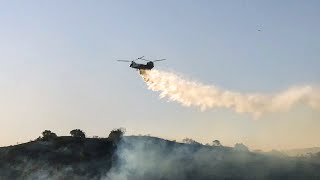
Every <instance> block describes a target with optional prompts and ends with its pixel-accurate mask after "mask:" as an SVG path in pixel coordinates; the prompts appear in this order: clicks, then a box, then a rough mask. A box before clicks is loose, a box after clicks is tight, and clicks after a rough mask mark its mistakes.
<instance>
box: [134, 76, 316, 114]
mask: <svg viewBox="0 0 320 180" xmlns="http://www.w3.org/2000/svg"><path fill="white" fill-rule="evenodd" d="M140 75H141V76H142V78H143V79H144V81H145V82H146V84H147V85H148V88H149V89H150V90H152V91H157V92H160V98H168V100H169V101H176V102H179V103H180V104H182V105H183V106H188V107H189V106H196V107H200V109H201V110H206V109H209V108H217V107H221V108H231V109H233V110H234V111H235V112H238V113H250V114H252V115H253V116H254V117H260V116H261V115H263V114H266V113H270V112H281V111H288V110H289V109H290V108H291V107H293V106H294V105H297V104H304V105H307V106H310V107H311V108H314V109H316V110H319V111H320V90H319V89H318V88H315V87H312V86H302V87H292V88H289V89H287V90H284V91H282V92H279V93H274V94H261V93H240V92H236V91H230V90H225V89H221V88H218V87H216V86H214V85H204V84H201V83H198V82H195V81H189V80H187V79H185V78H183V77H181V76H179V75H177V74H175V73H172V72H165V71H160V70H151V71H149V70H140Z"/></svg>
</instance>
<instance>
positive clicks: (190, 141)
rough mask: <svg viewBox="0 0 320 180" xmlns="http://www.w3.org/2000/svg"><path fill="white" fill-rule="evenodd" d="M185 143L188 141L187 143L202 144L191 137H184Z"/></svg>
mask: <svg viewBox="0 0 320 180" xmlns="http://www.w3.org/2000/svg"><path fill="white" fill-rule="evenodd" d="M182 142H183V143H186V144H192V145H201V143H199V142H197V141H195V140H193V139H191V138H184V139H183V140H182Z"/></svg>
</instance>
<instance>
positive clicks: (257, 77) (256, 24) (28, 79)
mask: <svg viewBox="0 0 320 180" xmlns="http://www.w3.org/2000/svg"><path fill="white" fill-rule="evenodd" d="M319 8H320V2H319V1H316V0H310V1H300V0H299V1H295V0H290V1H288V0H285V1H275V0H271V1H247V0H239V1H217V0H214V1H209V0H208V1H205V0H202V1H188V0H186V1H182V0H177V1H169V0H164V1H147V0H137V1H129V0H127V1H84V0H80V1H75V0H71V1H47V0H45V1H35V0H31V1H24V2H21V1H0V24H1V27H0V124H1V126H0V146H8V145H14V144H17V143H22V142H27V141H30V140H32V139H35V138H37V137H38V136H40V135H41V132H42V131H44V130H45V129H49V130H51V131H53V132H55V133H56V134H57V135H68V134H69V132H70V131H71V130H72V129H82V130H83V131H84V132H86V134H87V136H94V135H97V136H102V137H105V136H108V134H109V132H110V131H111V130H112V129H114V128H118V127H124V128H126V129H127V135H138V134H142V135H146V134H150V135H152V136H158V137H162V138H167V139H171V140H177V141H181V140H182V139H183V138H185V137H189V138H192V139H195V140H197V141H199V142H202V143H210V142H211V141H212V140H215V139H219V140H220V141H221V143H222V144H223V145H227V146H233V145H234V144H235V143H244V144H246V145H247V146H249V147H250V149H263V150H270V149H290V148H305V147H315V146H320V139H319V138H318V137H319V136H320V131H319V127H320V112H318V111H316V110H314V109H310V108H308V107H305V106H302V105H301V106H296V107H294V108H293V109H291V110H289V111H287V112H277V113H272V114H269V115H266V116H263V117H261V118H259V119H254V118H252V117H251V116H250V115H248V114H237V113H235V112H233V111H232V110H230V109H224V108H218V109H210V110H207V111H204V112H202V111H200V110H199V109H197V108H188V107H183V106H181V105H180V104H178V103H175V102H167V101H166V100H165V99H159V97H158V95H159V94H158V93H156V92H152V91H149V90H148V89H147V86H146V84H145V83H144V82H143V80H142V79H141V77H140V76H139V75H138V73H137V72H136V71H135V70H133V69H131V68H129V67H128V66H129V64H126V63H119V62H117V61H116V60H117V59H133V58H137V57H140V56H146V58H149V59H157V58H166V59H167V61H163V62H158V63H156V64H155V65H156V68H157V69H162V70H168V71H173V72H177V73H178V74H182V75H183V76H185V77H186V78H189V79H192V80H196V81H198V82H201V83H203V84H208V85H216V86H219V87H223V88H225V89H230V90H234V91H239V92H249V93H250V92H263V93H270V92H278V91H281V90H285V89H287V88H288V87H292V86H300V85H312V86H318V85H319V83H320V70H319V67H320V60H319V57H320V36H319V32H320V23H319V22H320V21H319V18H320V11H319ZM259 30H260V31H259Z"/></svg>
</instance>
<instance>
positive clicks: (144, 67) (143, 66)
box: [117, 56, 166, 70]
mask: <svg viewBox="0 0 320 180" xmlns="http://www.w3.org/2000/svg"><path fill="white" fill-rule="evenodd" d="M143 58H144V56H141V57H139V58H137V59H134V60H132V61H130V60H117V61H119V62H131V64H130V67H131V68H134V69H137V70H151V69H152V68H153V67H154V62H156V61H164V60H166V59H156V60H152V61H150V60H147V59H143ZM137 60H143V61H148V62H147V64H139V63H136V62H135V61H137Z"/></svg>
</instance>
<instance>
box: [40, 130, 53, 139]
mask: <svg viewBox="0 0 320 180" xmlns="http://www.w3.org/2000/svg"><path fill="white" fill-rule="evenodd" d="M57 137H58V136H57V135H56V133H53V132H51V131H50V130H45V131H43V132H42V138H38V139H37V140H43V141H49V140H53V139H56V138H57Z"/></svg>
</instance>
